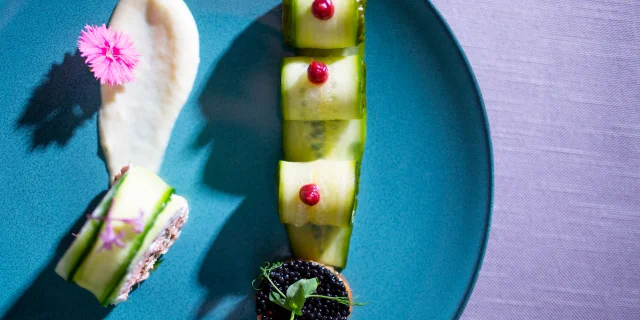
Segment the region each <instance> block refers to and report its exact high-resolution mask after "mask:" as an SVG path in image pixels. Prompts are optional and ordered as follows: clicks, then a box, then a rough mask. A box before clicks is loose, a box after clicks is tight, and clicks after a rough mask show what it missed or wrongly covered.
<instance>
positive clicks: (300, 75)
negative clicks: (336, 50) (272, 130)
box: [281, 55, 366, 121]
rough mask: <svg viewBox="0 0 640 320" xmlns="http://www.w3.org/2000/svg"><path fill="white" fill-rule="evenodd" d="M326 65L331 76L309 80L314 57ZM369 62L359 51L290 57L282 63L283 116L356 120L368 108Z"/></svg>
mask: <svg viewBox="0 0 640 320" xmlns="http://www.w3.org/2000/svg"><path fill="white" fill-rule="evenodd" d="M312 60H315V61H320V62H323V63H325V64H326V65H327V67H328V71H329V79H328V80H327V81H326V82H325V83H322V84H315V83H312V82H311V81H309V79H308V76H307V69H308V67H309V64H311V61H312ZM365 95H366V65H365V63H364V59H363V58H362V56H360V55H354V56H346V57H315V58H311V57H288V58H285V59H284V60H283V64H282V99H281V103H282V106H281V107H282V116H283V119H284V120H305V121H316V120H355V119H362V117H363V116H364V114H365V111H366V96H365Z"/></svg>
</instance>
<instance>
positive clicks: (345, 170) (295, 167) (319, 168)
mask: <svg viewBox="0 0 640 320" xmlns="http://www.w3.org/2000/svg"><path fill="white" fill-rule="evenodd" d="M357 166H358V165H357V163H356V161H328V160H318V161H313V162H287V161H280V168H279V183H278V189H279V201H278V207H279V213H280V222H282V223H285V224H292V225H296V226H303V225H305V224H307V223H312V224H315V225H331V226H338V227H350V226H351V223H352V220H353V208H354V205H355V197H356V188H357V187H356V184H357ZM307 184H315V185H317V186H318V189H319V191H320V202H318V204H316V205H314V206H308V205H306V204H305V203H303V202H302V200H300V195H299V194H300V188H301V187H302V186H304V185H307Z"/></svg>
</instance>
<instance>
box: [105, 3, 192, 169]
mask: <svg viewBox="0 0 640 320" xmlns="http://www.w3.org/2000/svg"><path fill="white" fill-rule="evenodd" d="M109 28H111V29H114V30H117V31H120V32H125V33H127V34H128V35H129V36H130V38H131V41H132V42H133V45H134V47H135V49H136V50H137V51H138V52H139V54H140V55H139V57H138V59H139V62H138V63H137V66H136V68H135V69H134V70H133V76H134V77H135V80H133V81H131V82H129V83H125V84H123V85H117V86H111V85H108V84H104V85H102V86H101V93H102V107H101V108H100V115H99V119H98V120H99V128H100V142H101V144H102V148H103V150H104V154H105V157H106V162H107V166H108V169H109V173H110V176H111V177H113V176H114V175H115V173H116V172H117V171H118V170H119V169H120V166H121V165H122V164H123V163H130V162H133V163H136V164H138V165H141V166H143V167H146V168H149V169H150V170H152V171H154V172H157V171H158V170H159V169H160V166H161V164H162V159H163V157H164V154H165V150H166V148H167V145H168V143H169V138H170V136H171V132H172V130H173V127H174V124H175V121H176V119H177V117H178V115H179V114H180V111H181V110H182V107H183V106H184V104H185V102H186V101H187V99H188V97H189V95H190V93H191V89H192V87H193V84H194V81H195V78H196V73H197V71H198V65H199V62H200V53H199V52H200V48H199V46H200V42H199V35H198V29H197V27H196V22H195V20H194V18H193V16H192V15H191V11H189V8H188V7H187V5H186V4H185V2H184V1H183V0H120V1H119V2H118V5H117V6H116V9H115V11H114V12H113V15H112V17H111V20H110V22H109ZM111 55H112V56H113V57H116V56H117V55H118V52H117V51H116V50H115V49H114V50H113V52H111ZM108 58H109V56H108V57H107V59H108ZM117 71H118V70H115V71H114V72H117Z"/></svg>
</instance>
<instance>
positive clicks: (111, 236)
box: [100, 220, 124, 250]
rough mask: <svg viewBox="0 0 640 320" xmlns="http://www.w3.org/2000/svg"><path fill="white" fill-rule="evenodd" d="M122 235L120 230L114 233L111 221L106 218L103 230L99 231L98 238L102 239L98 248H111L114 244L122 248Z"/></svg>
mask: <svg viewBox="0 0 640 320" xmlns="http://www.w3.org/2000/svg"><path fill="white" fill-rule="evenodd" d="M122 237H124V234H123V233H122V231H120V232H118V233H116V232H115V231H114V230H113V227H112V226H111V221H109V220H107V221H106V226H105V228H104V230H103V231H102V232H101V233H100V239H102V247H101V248H100V250H102V249H105V250H111V249H112V248H113V245H114V244H115V245H116V246H118V247H120V248H124V243H122Z"/></svg>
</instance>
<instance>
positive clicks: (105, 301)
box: [99, 188, 176, 307]
mask: <svg viewBox="0 0 640 320" xmlns="http://www.w3.org/2000/svg"><path fill="white" fill-rule="evenodd" d="M175 192H176V190H175V189H174V188H169V189H168V190H167V191H166V192H165V194H164V195H163V196H162V198H161V199H162V200H161V201H160V202H159V203H158V205H157V206H156V208H155V209H154V212H153V217H152V218H151V221H150V222H149V223H147V225H146V226H145V227H144V230H143V231H142V233H141V234H140V235H139V236H138V237H137V238H136V240H135V244H134V246H133V248H132V249H131V251H130V252H129V255H128V256H127V259H126V260H125V262H124V263H122V264H121V265H120V268H119V269H118V271H117V273H116V275H115V276H114V277H113V280H112V284H111V288H110V289H108V290H106V291H105V292H106V294H105V295H104V296H103V297H101V298H100V299H99V300H100V303H101V304H102V305H103V306H105V307H106V306H108V305H109V303H110V302H111V301H112V299H110V298H111V297H112V296H113V295H114V290H116V289H117V285H118V284H119V283H120V281H122V279H123V278H124V277H125V276H126V275H127V271H128V270H129V267H130V265H131V262H132V261H133V258H134V257H135V255H136V253H137V252H138V250H140V246H142V242H143V241H144V238H145V237H146V236H147V234H148V233H149V230H151V227H153V224H154V223H155V221H156V219H157V218H158V215H159V214H160V213H161V212H162V210H163V209H164V207H166V206H167V203H169V200H170V199H171V196H172V195H173V194H174V193H175Z"/></svg>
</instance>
